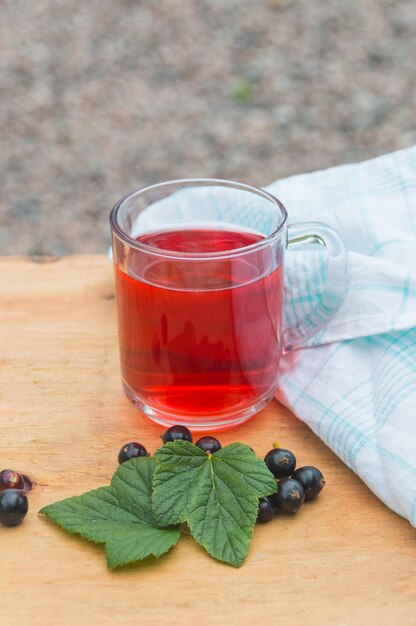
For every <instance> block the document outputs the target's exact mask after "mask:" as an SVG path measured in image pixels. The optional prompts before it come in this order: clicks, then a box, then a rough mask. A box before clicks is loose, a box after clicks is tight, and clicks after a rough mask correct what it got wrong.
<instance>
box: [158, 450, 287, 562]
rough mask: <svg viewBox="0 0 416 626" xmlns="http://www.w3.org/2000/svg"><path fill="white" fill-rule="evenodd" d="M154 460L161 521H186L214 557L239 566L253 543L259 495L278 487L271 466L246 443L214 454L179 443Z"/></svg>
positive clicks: (160, 452)
mask: <svg viewBox="0 0 416 626" xmlns="http://www.w3.org/2000/svg"><path fill="white" fill-rule="evenodd" d="M154 458H155V459H156V463H157V467H156V470H155V473H154V477H153V497H152V502H153V513H154V516H155V519H156V521H157V523H159V524H161V525H163V526H166V525H169V524H179V523H183V522H187V523H188V525H189V528H190V531H191V533H192V535H193V537H194V539H195V540H196V541H197V542H198V543H200V544H201V545H202V546H203V547H204V548H205V549H206V550H207V552H208V553H209V554H210V555H211V556H213V557H214V558H216V559H218V560H219V561H224V562H226V563H229V564H230V565H234V566H235V567H239V566H240V565H241V564H242V562H243V561H244V559H245V557H246V555H247V552H248V549H249V547H250V541H251V537H252V535H253V529H254V524H255V523H256V518H257V510H258V501H259V498H261V497H263V496H267V495H269V494H271V493H274V492H275V491H276V480H275V478H274V477H273V475H272V474H271V472H269V470H268V469H267V467H266V464H265V463H264V462H263V461H261V460H260V459H259V458H258V457H257V456H256V455H255V454H253V452H252V451H251V450H250V448H249V447H248V446H246V445H244V444H242V443H232V444H231V445H229V446H226V447H225V448H222V449H221V450H219V451H218V452H215V453H214V454H212V455H210V454H207V453H206V452H204V451H203V450H201V449H200V448H198V447H197V446H195V445H193V444H192V443H190V442H189V441H176V442H171V443H167V444H165V445H164V446H163V447H162V448H159V450H157V451H156V453H155V457H154Z"/></svg>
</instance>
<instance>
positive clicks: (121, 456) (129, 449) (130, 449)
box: [118, 441, 149, 465]
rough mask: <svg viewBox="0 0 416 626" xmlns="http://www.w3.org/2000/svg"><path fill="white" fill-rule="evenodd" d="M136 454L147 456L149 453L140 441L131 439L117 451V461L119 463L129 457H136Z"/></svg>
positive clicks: (127, 459)
mask: <svg viewBox="0 0 416 626" xmlns="http://www.w3.org/2000/svg"><path fill="white" fill-rule="evenodd" d="M138 456H149V453H148V451H147V450H146V448H145V447H144V446H142V444H141V443H137V442H136V441H131V442H130V443H126V444H125V445H124V446H123V447H122V448H121V450H120V452H119V453H118V462H119V464H120V465H121V464H122V463H125V462H126V461H129V460H130V459H136V458H137V457H138Z"/></svg>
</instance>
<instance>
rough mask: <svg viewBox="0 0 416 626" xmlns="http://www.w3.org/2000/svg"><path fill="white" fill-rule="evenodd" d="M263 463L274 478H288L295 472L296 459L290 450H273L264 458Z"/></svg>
mask: <svg viewBox="0 0 416 626" xmlns="http://www.w3.org/2000/svg"><path fill="white" fill-rule="evenodd" d="M264 462H265V463H266V465H267V467H268V468H269V470H270V471H271V473H272V474H273V476H276V478H288V477H289V476H290V475H291V474H293V472H294V471H295V467H296V458H295V455H294V454H293V452H290V450H284V449H283V448H273V449H272V450H269V452H268V453H267V454H266V456H265V457H264Z"/></svg>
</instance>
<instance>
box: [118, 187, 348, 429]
mask: <svg viewBox="0 0 416 626" xmlns="http://www.w3.org/2000/svg"><path fill="white" fill-rule="evenodd" d="M110 223H111V229H112V243H113V262H114V272H115V283H116V301H117V308H118V324H119V342H120V359H121V373H122V380H123V387H124V390H125V393H126V395H127V397H128V398H129V399H130V400H131V402H132V403H133V404H135V405H136V406H137V407H138V408H139V409H140V410H141V411H142V412H143V413H145V414H146V415H147V416H148V417H149V418H151V419H152V420H154V421H155V422H158V423H160V424H163V425H164V426H170V425H172V424H178V423H180V424H184V425H186V426H188V427H189V428H191V429H192V430H207V429H210V430H214V429H215V430H218V429H222V428H226V427H230V426H234V425H236V424H239V423H241V422H244V421H245V420H247V419H249V418H250V417H252V416H253V415H254V414H255V413H257V412H258V411H260V409H262V408H263V407H264V406H265V405H266V404H268V402H270V400H271V399H272V398H273V396H274V394H275V391H276V388H277V385H278V374H279V361H280V356H281V354H282V353H285V352H287V351H289V350H292V349H294V348H297V347H300V346H302V344H303V343H305V341H306V340H307V339H308V338H310V337H311V336H312V335H314V334H315V333H316V332H317V331H319V330H320V329H322V328H324V326H325V324H326V323H327V321H328V320H329V319H330V317H331V316H332V315H333V313H334V312H335V311H336V310H337V309H338V308H339V305H340V303H341V302H342V300H343V297H344V294H345V289H346V252H345V248H344V246H343V244H342V242H341V240H340V238H339V236H338V235H337V234H336V232H334V231H333V230H332V229H331V228H329V226H326V225H325V224H320V223H308V224H298V225H294V226H292V225H290V226H288V224H287V212H286V209H285V208H284V206H283V205H282V203H281V202H280V201H279V200H278V199H277V198H275V197H273V195H271V194H270V193H268V192H267V191H264V190H262V189H257V188H255V187H251V186H249V185H245V184H242V183H236V182H230V181H226V180H214V179H189V180H177V181H170V182H164V183H160V184H156V185H152V186H150V187H146V188H144V189H140V190H139V191H136V192H135V193H132V194H130V195H128V196H126V197H125V198H123V199H122V200H120V201H119V202H118V203H117V204H116V205H115V206H114V208H113V210H112V212H111V215H110ZM311 244H312V245H314V244H318V245H321V246H325V247H326V249H327V254H328V262H327V273H326V285H325V291H324V293H323V294H322V296H321V299H320V301H319V302H318V303H317V304H316V305H315V306H314V307H313V308H312V310H310V311H309V313H308V314H307V315H306V317H305V318H304V319H303V320H302V321H301V322H299V323H298V324H297V326H295V327H292V328H291V327H288V328H283V325H282V304H283V282H284V274H283V266H284V257H285V253H286V250H287V249H288V248H291V247H292V246H299V245H306V246H309V247H310V245H311Z"/></svg>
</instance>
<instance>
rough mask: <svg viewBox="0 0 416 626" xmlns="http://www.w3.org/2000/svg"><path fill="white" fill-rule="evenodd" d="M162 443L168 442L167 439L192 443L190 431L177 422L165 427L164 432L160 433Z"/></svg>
mask: <svg viewBox="0 0 416 626" xmlns="http://www.w3.org/2000/svg"><path fill="white" fill-rule="evenodd" d="M162 439H163V443H168V442H169V441H178V440H180V441H190V442H191V443H192V435H191V431H190V430H189V429H188V428H186V426H181V425H180V424H177V425H176V426H171V427H170V428H168V429H167V431H166V432H165V433H163V435H162Z"/></svg>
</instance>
